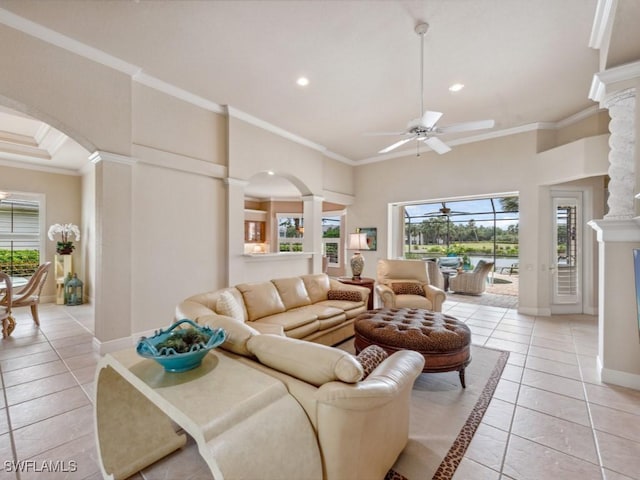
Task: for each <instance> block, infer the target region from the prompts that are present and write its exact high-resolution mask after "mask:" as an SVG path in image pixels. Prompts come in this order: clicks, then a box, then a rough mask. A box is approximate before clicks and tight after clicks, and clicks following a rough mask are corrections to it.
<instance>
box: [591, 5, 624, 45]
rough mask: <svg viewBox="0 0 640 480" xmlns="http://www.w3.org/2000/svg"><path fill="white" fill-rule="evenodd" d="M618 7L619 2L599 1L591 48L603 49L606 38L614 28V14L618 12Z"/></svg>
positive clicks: (592, 30) (592, 29)
mask: <svg viewBox="0 0 640 480" xmlns="http://www.w3.org/2000/svg"><path fill="white" fill-rule="evenodd" d="M617 6H618V0H598V4H597V5H596V13H595V15H594V18H593V25H592V27H591V36H590V37H589V47H590V48H594V49H600V48H602V45H603V42H604V39H605V36H606V35H607V34H608V32H610V31H611V27H612V26H613V20H614V15H612V14H613V12H615V11H616V8H617Z"/></svg>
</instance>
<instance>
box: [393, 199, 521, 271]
mask: <svg viewBox="0 0 640 480" xmlns="http://www.w3.org/2000/svg"><path fill="white" fill-rule="evenodd" d="M404 217H405V231H404V254H405V257H407V258H424V257H439V256H446V255H454V256H460V257H471V256H473V257H474V258H483V257H488V258H487V259H490V260H491V261H494V262H495V265H496V270H498V271H499V270H500V269H501V268H507V267H510V266H512V265H514V264H516V263H517V258H518V222H519V205H518V197H517V196H504V197H493V198H480V199H473V200H458V201H444V202H434V203H421V204H413V205H405V207H404Z"/></svg>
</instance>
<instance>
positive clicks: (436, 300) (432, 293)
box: [424, 284, 447, 312]
mask: <svg viewBox="0 0 640 480" xmlns="http://www.w3.org/2000/svg"><path fill="white" fill-rule="evenodd" d="M424 293H425V295H426V297H427V298H428V299H429V301H431V305H432V309H433V311H434V312H441V311H442V304H443V303H444V301H445V300H446V299H447V294H446V293H444V290H441V289H439V288H438V287H434V286H433V285H429V284H427V285H424Z"/></svg>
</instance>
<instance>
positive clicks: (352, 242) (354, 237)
mask: <svg viewBox="0 0 640 480" xmlns="http://www.w3.org/2000/svg"><path fill="white" fill-rule="evenodd" d="M347 249H348V250H369V245H367V234H366V233H350V234H349V245H348V246H347Z"/></svg>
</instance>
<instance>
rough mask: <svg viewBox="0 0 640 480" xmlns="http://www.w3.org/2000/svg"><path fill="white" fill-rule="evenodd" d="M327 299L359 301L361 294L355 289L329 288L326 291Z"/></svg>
mask: <svg viewBox="0 0 640 480" xmlns="http://www.w3.org/2000/svg"><path fill="white" fill-rule="evenodd" d="M327 299H328V300H346V301H348V302H361V301H362V294H361V293H360V292H356V291H355V290H329V291H328V292H327Z"/></svg>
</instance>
